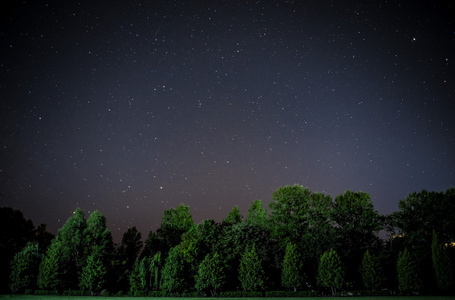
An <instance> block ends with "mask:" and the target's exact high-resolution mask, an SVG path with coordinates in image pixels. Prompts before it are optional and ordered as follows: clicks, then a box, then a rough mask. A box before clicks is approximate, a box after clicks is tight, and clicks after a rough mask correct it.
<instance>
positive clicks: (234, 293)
mask: <svg viewBox="0 0 455 300" xmlns="http://www.w3.org/2000/svg"><path fill="white" fill-rule="evenodd" d="M263 296H264V294H263V293H262V292H245V291H226V292H221V293H220V294H219V297H223V298H247V297H257V298H261V297H263Z"/></svg>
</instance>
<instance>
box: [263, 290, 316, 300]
mask: <svg viewBox="0 0 455 300" xmlns="http://www.w3.org/2000/svg"><path fill="white" fill-rule="evenodd" d="M317 295H318V293H317V292H316V291H297V292H293V291H267V292H265V296H266V297H269V298H283V297H298V298H303V297H316V296H317Z"/></svg>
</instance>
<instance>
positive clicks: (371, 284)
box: [360, 250, 385, 291]
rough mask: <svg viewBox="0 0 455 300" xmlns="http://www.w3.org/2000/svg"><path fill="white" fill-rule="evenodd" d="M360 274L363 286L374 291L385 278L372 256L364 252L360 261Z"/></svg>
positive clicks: (376, 260) (368, 252) (377, 262)
mask: <svg viewBox="0 0 455 300" xmlns="http://www.w3.org/2000/svg"><path fill="white" fill-rule="evenodd" d="M360 272H361V273H362V281H363V285H364V286H365V287H366V288H368V289H371V290H372V291H376V290H378V289H379V288H381V286H382V285H383V284H384V281H385V278H384V274H383V272H382V268H381V265H380V264H379V261H378V259H377V258H376V256H375V255H374V254H370V251H369V250H367V251H365V254H364V255H363V259H362V266H361V268H360Z"/></svg>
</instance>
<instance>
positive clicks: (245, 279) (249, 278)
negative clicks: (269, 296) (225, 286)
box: [239, 244, 265, 292]
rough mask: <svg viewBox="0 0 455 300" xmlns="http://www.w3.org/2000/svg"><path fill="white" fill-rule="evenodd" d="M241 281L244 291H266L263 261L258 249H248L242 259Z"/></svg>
mask: <svg viewBox="0 0 455 300" xmlns="http://www.w3.org/2000/svg"><path fill="white" fill-rule="evenodd" d="M239 280H240V282H241V284H242V288H243V290H244V291H247V292H252V291H261V290H263V289H264V280H265V274H264V270H263V268H262V261H261V259H260V258H259V255H258V254H257V252H256V247H255V245H254V244H253V247H251V248H247V249H246V250H245V253H244V254H243V255H242V258H241V259H240V268H239Z"/></svg>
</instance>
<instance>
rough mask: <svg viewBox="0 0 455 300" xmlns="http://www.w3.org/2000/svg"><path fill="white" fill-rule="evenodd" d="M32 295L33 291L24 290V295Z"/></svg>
mask: <svg viewBox="0 0 455 300" xmlns="http://www.w3.org/2000/svg"><path fill="white" fill-rule="evenodd" d="M34 293H35V291H34V290H31V289H26V290H25V294H26V295H33V294H34Z"/></svg>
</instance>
